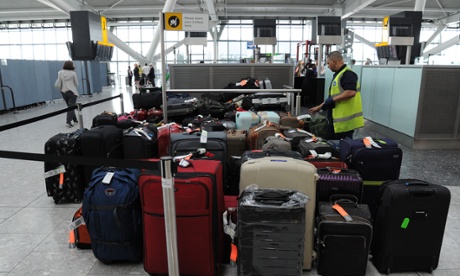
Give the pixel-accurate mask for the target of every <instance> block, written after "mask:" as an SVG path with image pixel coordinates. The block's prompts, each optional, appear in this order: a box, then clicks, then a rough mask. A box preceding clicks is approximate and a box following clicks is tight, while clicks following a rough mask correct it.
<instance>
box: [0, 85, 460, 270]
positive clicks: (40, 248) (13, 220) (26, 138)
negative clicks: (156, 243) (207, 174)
mask: <svg viewBox="0 0 460 276" xmlns="http://www.w3.org/2000/svg"><path fill="white" fill-rule="evenodd" d="M132 92H133V91H132V90H131V89H129V88H125V87H112V88H106V89H104V91H103V92H102V93H101V94H96V95H93V96H92V97H87V96H83V97H81V98H80V99H79V101H80V102H82V103H86V102H90V101H97V100H100V99H103V98H106V97H110V96H112V95H116V94H120V93H122V94H123V95H124V103H123V105H124V109H125V111H130V110H131V109H132V102H131V94H132ZM62 108H65V104H64V103H63V102H62V100H57V101H55V102H54V103H47V104H46V105H42V106H38V107H34V108H30V109H25V110H21V111H18V112H17V113H5V114H1V115H0V125H5V124H8V123H13V122H16V121H20V120H24V119H27V118H33V117H35V116H38V115H42V114H46V113H49V112H51V111H56V110H60V109H62ZM104 110H107V111H114V112H117V113H119V112H120V111H121V105H120V100H119V99H115V100H112V101H110V102H104V103H101V104H98V105H94V106H91V107H88V108H84V109H83V112H82V114H83V118H84V120H83V123H84V127H87V128H89V127H90V126H91V120H92V118H93V117H94V116H95V115H97V114H99V113H101V112H102V111H104ZM74 129H75V128H73V129H69V128H67V127H66V126H65V115H64V114H61V115H58V116H55V117H52V118H49V119H45V120H42V121H39V122H35V123H33V124H29V125H25V126H21V127H18V128H15V129H11V130H6V131H3V132H1V133H0V149H2V150H15V151H24V152H32V153H43V147H44V144H45V142H46V141H47V140H48V138H50V137H51V136H53V135H54V134H56V133H60V132H69V131H72V130H74ZM357 135H358V136H367V135H372V136H374V137H381V136H380V135H379V134H378V133H370V132H368V131H367V130H366V128H364V129H362V130H360V131H359V132H358V133H357ZM402 148H403V152H404V156H403V164H402V170H401V178H418V179H423V180H427V181H430V182H432V183H438V184H442V185H445V186H447V187H448V188H449V189H450V191H451V194H452V200H451V204H450V210H449V216H448V220H447V226H446V231H445V235H444V240H443V247H442V251H441V256H440V262H439V266H438V268H437V269H436V270H435V271H434V272H433V274H432V275H436V276H458V275H460V173H459V171H460V169H459V168H460V151H459V150H411V149H408V148H405V147H402ZM77 208H78V205H76V204H63V205H55V204H54V203H53V200H52V199H51V198H49V197H47V195H46V193H45V184H44V178H43V163H41V162H34V161H21V160H12V159H2V158H0V275H67V276H73V275H94V276H95V275H146V274H147V273H145V271H144V268H143V265H142V263H139V264H113V265H105V264H103V263H102V262H99V261H98V260H97V259H96V258H94V256H93V254H92V252H91V250H77V249H69V246H68V228H67V225H68V224H69V222H70V220H71V217H72V214H73V213H74V211H75V210H76V209H77ZM427 239H430V237H427ZM221 274H222V275H236V274H237V273H236V267H232V266H225V267H224V271H223V272H222V273H221ZM304 275H318V274H317V273H316V270H315V269H312V271H305V272H304ZM367 275H380V274H379V273H378V272H377V270H376V269H375V268H374V266H373V265H372V264H371V263H369V265H368V267H367ZM391 275H410V276H412V275H429V274H428V273H416V272H414V273H404V274H391Z"/></svg>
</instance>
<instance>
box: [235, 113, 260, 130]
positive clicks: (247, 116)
mask: <svg viewBox="0 0 460 276" xmlns="http://www.w3.org/2000/svg"><path fill="white" fill-rule="evenodd" d="M235 122H236V128H237V129H244V130H249V129H250V128H251V127H253V126H255V125H257V124H258V123H259V122H260V117H259V115H257V114H255V113H254V112H252V111H238V112H236V115H235Z"/></svg>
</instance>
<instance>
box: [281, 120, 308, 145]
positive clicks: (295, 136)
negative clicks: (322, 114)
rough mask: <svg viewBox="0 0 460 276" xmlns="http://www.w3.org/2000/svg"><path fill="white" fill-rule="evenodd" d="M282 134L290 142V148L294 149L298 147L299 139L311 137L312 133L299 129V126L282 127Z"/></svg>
mask: <svg viewBox="0 0 460 276" xmlns="http://www.w3.org/2000/svg"><path fill="white" fill-rule="evenodd" d="M280 128H281V126H280ZM282 130H283V129H282ZM283 134H284V136H285V137H286V138H287V139H288V140H289V141H290V142H291V145H292V148H293V149H295V150H297V149H298V147H299V143H300V141H301V140H303V139H313V134H312V133H309V132H308V131H306V130H303V129H300V128H290V129H284V130H283Z"/></svg>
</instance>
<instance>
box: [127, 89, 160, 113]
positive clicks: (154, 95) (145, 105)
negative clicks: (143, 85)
mask: <svg viewBox="0 0 460 276" xmlns="http://www.w3.org/2000/svg"><path fill="white" fill-rule="evenodd" d="M162 105H163V98H162V94H161V91H155V92H150V93H134V94H133V107H134V109H150V108H154V107H155V108H158V109H160V108H161V106H162Z"/></svg>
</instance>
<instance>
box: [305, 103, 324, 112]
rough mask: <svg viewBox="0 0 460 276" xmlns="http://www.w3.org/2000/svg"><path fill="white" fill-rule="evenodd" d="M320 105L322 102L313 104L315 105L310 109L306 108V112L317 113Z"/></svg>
mask: <svg viewBox="0 0 460 276" xmlns="http://www.w3.org/2000/svg"><path fill="white" fill-rule="evenodd" d="M321 106H322V104H320V105H317V106H315V107H312V108H310V109H309V110H308V112H310V113H311V114H315V113H317V112H318V111H320V110H321Z"/></svg>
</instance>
